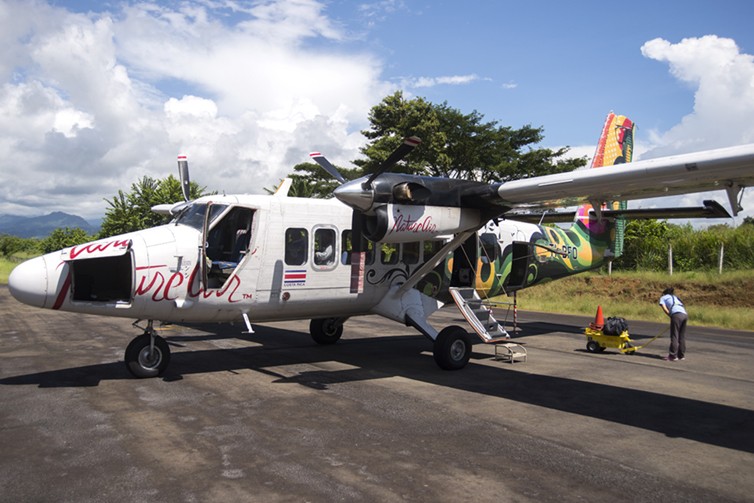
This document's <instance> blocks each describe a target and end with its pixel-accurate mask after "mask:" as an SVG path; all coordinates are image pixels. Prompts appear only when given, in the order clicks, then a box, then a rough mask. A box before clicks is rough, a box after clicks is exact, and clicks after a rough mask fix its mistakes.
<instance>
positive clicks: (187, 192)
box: [178, 155, 191, 202]
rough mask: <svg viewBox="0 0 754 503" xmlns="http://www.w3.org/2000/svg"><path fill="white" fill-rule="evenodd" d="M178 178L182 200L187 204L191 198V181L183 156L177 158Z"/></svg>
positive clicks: (186, 162)
mask: <svg viewBox="0 0 754 503" xmlns="http://www.w3.org/2000/svg"><path fill="white" fill-rule="evenodd" d="M178 177H179V178H180V180H181V191H182V192H183V200H184V201H186V202H188V201H189V200H190V197H191V181H190V180H189V168H188V159H187V158H186V156H185V155H179V156H178Z"/></svg>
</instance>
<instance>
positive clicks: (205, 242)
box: [199, 202, 212, 290]
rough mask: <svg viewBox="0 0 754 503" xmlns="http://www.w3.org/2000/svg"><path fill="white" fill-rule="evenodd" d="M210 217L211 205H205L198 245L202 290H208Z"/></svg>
mask: <svg viewBox="0 0 754 503" xmlns="http://www.w3.org/2000/svg"><path fill="white" fill-rule="evenodd" d="M211 215H212V203H211V202H210V203H207V208H206V209H205V210H204V223H203V225H202V240H201V242H200V244H199V281H200V283H201V288H202V289H203V290H207V289H209V268H210V266H209V265H208V263H207V262H208V260H207V249H208V248H209V223H210V219H211Z"/></svg>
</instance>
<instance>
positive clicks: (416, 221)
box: [364, 204, 482, 243]
mask: <svg viewBox="0 0 754 503" xmlns="http://www.w3.org/2000/svg"><path fill="white" fill-rule="evenodd" d="M481 218H482V217H481V215H480V213H479V210H476V209H473V208H458V207H446V206H421V205H405V204H386V205H384V206H380V207H379V208H377V209H376V210H375V211H374V214H373V215H370V216H368V217H367V218H366V225H365V232H364V235H365V236H366V238H367V239H369V240H370V241H382V242H384V243H408V242H411V241H421V240H426V239H433V238H436V237H437V236H443V235H448V234H456V233H458V232H462V231H465V230H468V229H471V228H474V227H478V226H480V225H481V224H482V222H481Z"/></svg>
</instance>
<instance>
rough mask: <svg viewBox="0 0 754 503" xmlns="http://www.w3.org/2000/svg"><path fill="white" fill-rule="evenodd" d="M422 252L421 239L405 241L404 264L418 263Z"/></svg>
mask: <svg viewBox="0 0 754 503" xmlns="http://www.w3.org/2000/svg"><path fill="white" fill-rule="evenodd" d="M420 253H421V243H420V242H419V241H415V242H413V243H403V263H404V264H418V263H419V255H420Z"/></svg>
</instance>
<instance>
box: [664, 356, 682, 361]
mask: <svg viewBox="0 0 754 503" xmlns="http://www.w3.org/2000/svg"><path fill="white" fill-rule="evenodd" d="M662 359H663V360H665V361H666V362H674V361H677V360H678V357H677V356H673V355H668V356H663V357H662Z"/></svg>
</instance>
